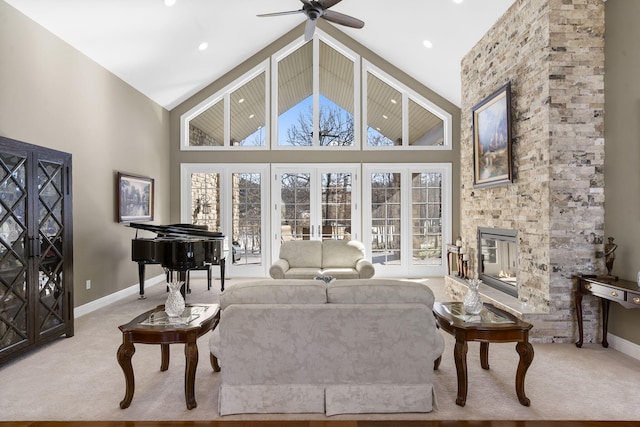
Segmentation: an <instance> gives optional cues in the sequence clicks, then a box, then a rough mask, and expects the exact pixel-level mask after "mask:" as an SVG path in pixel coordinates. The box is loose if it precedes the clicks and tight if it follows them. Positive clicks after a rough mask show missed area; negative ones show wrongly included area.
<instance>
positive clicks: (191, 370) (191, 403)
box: [184, 338, 198, 409]
mask: <svg viewBox="0 0 640 427" xmlns="http://www.w3.org/2000/svg"><path fill="white" fill-rule="evenodd" d="M184 355H185V358H186V361H187V366H186V368H185V372H184V395H185V399H186V401H187V409H193V408H195V407H196V406H198V403H196V395H195V383H196V368H197V367H198V346H197V345H196V342H195V338H194V339H193V341H190V342H187V343H186V344H185V345H184Z"/></svg>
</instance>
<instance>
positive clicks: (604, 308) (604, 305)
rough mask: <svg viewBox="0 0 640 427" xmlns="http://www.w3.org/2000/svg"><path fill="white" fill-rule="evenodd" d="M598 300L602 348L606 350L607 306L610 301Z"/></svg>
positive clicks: (607, 345) (607, 344)
mask: <svg viewBox="0 0 640 427" xmlns="http://www.w3.org/2000/svg"><path fill="white" fill-rule="evenodd" d="M600 300H601V301H602V346H603V347H604V348H607V347H609V342H608V341H607V331H608V329H609V304H610V303H611V301H609V300H608V299H604V298H601V299H600Z"/></svg>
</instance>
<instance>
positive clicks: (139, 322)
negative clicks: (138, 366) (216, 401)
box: [117, 304, 220, 409]
mask: <svg viewBox="0 0 640 427" xmlns="http://www.w3.org/2000/svg"><path fill="white" fill-rule="evenodd" d="M219 320H220V306H219V305H218V304H189V305H187V307H186V309H185V313H184V314H183V317H182V318H178V319H171V318H168V317H167V316H166V313H165V312H164V305H159V306H157V307H156V308H154V309H152V310H149V311H147V312H145V313H143V314H141V315H139V316H138V317H136V318H135V319H133V320H132V321H131V322H129V323H127V324H125V325H121V326H119V328H120V330H121V331H122V344H121V345H120V347H119V348H118V356H117V357H118V363H119V364H120V367H121V368H122V371H123V372H124V378H125V382H126V392H125V396H124V399H123V400H122V401H121V402H120V408H121V409H125V408H128V407H129V405H130V404H131V400H132V399H133V392H134V389H135V380H134V376H133V366H132V365H131V358H132V357H133V354H134V353H135V352H136V349H135V347H134V346H133V344H134V343H144V344H160V351H161V357H162V360H161V364H160V370H161V371H166V370H167V369H168V368H169V344H179V343H182V344H184V354H185V359H186V367H185V376H184V394H185V400H186V403H187V408H188V409H193V408H195V407H196V406H198V404H197V403H196V398H195V377H196V367H197V366H198V346H197V345H196V340H197V339H198V338H199V337H201V336H202V335H204V334H206V333H207V332H209V331H210V330H212V329H214V328H215V327H216V326H217V325H218V322H219Z"/></svg>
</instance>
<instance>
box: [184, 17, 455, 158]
mask: <svg viewBox="0 0 640 427" xmlns="http://www.w3.org/2000/svg"><path fill="white" fill-rule="evenodd" d="M361 64H362V66H361ZM361 91H362V93H361ZM361 105H362V112H361V111H360V106H361ZM269 106H270V107H271V108H270V109H269ZM270 125H271V126H270ZM451 138H452V117H451V114H449V113H448V112H446V111H445V110H443V109H442V108H440V107H438V106H437V105H436V104H434V103H433V102H431V101H429V100H428V99H426V98H425V97H424V96H422V95H420V94H419V93H417V92H415V91H414V90H412V89H410V88H409V87H407V86H406V85H404V84H402V83H401V82H399V81H397V80H396V79H394V78H393V77H391V76H389V75H388V74H387V73H385V72H383V71H382V70H380V69H378V68H376V67H375V66H374V65H373V64H371V63H370V62H368V61H367V60H364V59H361V58H360V57H359V56H358V54H356V53H355V52H352V51H350V50H349V49H347V48H345V47H344V46H342V45H341V44H340V43H338V42H337V41H335V40H334V39H332V38H331V37H329V36H328V35H327V34H325V33H324V32H322V30H320V29H317V30H316V33H315V35H314V38H313V39H312V40H310V41H308V42H305V41H304V40H303V38H302V37H301V38H300V39H298V40H297V41H295V42H293V43H291V44H290V45H289V46H287V47H285V48H284V49H282V50H280V51H279V52H277V53H276V54H274V55H272V56H271V57H270V58H268V59H266V60H265V61H264V62H263V63H262V64H261V65H259V66H257V67H256V68H255V69H253V70H252V71H250V72H248V73H247V74H245V75H243V76H242V77H241V78H239V79H238V80H237V81H235V82H234V83H232V84H230V85H229V86H227V87H225V88H223V89H222V90H220V91H219V92H217V93H215V94H214V95H212V96H211V97H209V98H208V99H206V100H205V101H203V102H202V103H200V104H199V105H197V106H196V107H194V108H192V109H191V110H189V111H188V112H187V113H185V114H183V115H182V117H181V149H182V150H233V149H251V150H256V149H258V150H268V149H271V150H361V149H362V150H385V149H394V150H397V149H403V150H416V149H419V150H442V149H446V150H450V149H451V146H452V144H451Z"/></svg>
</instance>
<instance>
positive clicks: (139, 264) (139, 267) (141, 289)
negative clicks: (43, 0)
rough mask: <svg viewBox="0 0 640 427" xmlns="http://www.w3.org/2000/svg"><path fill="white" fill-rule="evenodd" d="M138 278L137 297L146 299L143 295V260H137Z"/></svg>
mask: <svg viewBox="0 0 640 427" xmlns="http://www.w3.org/2000/svg"><path fill="white" fill-rule="evenodd" d="M138 280H140V296H138V299H146V298H147V297H145V296H144V262H143V261H138Z"/></svg>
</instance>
